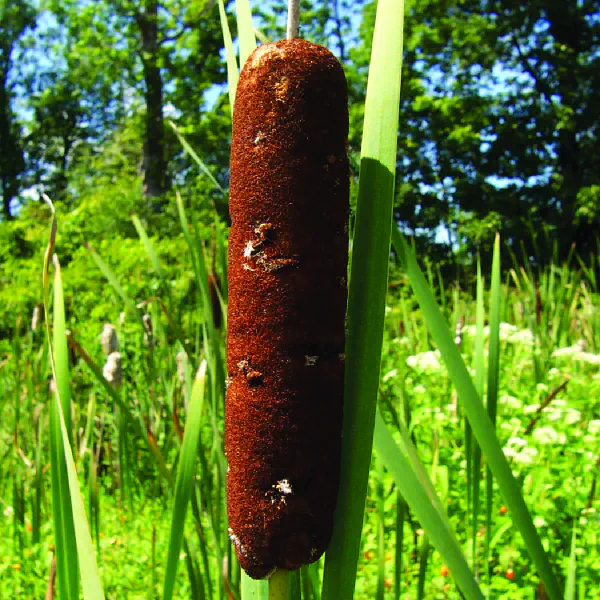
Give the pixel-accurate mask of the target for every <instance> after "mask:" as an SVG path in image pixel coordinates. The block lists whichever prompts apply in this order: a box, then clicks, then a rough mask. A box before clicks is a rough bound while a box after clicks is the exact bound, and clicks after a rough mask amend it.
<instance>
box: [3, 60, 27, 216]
mask: <svg viewBox="0 0 600 600" xmlns="http://www.w3.org/2000/svg"><path fill="white" fill-rule="evenodd" d="M0 146H1V148H2V150H1V152H0V180H1V182H2V217H3V218H4V220H10V219H12V218H13V215H12V212H11V208H10V203H11V202H12V200H13V199H14V198H16V197H17V195H18V193H19V181H18V177H19V174H20V173H21V172H22V171H23V169H24V162H23V152H22V150H21V148H20V146H19V143H18V140H17V139H16V138H15V136H14V133H13V129H12V113H11V110H10V101H9V94H8V92H7V90H6V70H4V69H3V70H2V72H1V74H0Z"/></svg>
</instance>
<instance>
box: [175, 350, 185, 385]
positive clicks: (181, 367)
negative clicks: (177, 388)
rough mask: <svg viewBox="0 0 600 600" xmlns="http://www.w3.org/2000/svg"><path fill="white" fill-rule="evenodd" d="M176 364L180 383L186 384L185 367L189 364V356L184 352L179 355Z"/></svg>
mask: <svg viewBox="0 0 600 600" xmlns="http://www.w3.org/2000/svg"><path fill="white" fill-rule="evenodd" d="M175 362H176V363H177V379H179V383H181V384H183V383H184V382H185V365H186V363H187V354H186V352H185V351H184V350H182V351H181V352H178V353H177V356H175Z"/></svg>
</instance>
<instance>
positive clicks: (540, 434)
mask: <svg viewBox="0 0 600 600" xmlns="http://www.w3.org/2000/svg"><path fill="white" fill-rule="evenodd" d="M533 439H534V440H535V441H536V442H537V443H538V444H542V445H550V444H556V443H558V441H559V436H558V433H557V432H556V429H554V428H553V427H549V426H548V427H540V428H539V429H536V430H534V432H533Z"/></svg>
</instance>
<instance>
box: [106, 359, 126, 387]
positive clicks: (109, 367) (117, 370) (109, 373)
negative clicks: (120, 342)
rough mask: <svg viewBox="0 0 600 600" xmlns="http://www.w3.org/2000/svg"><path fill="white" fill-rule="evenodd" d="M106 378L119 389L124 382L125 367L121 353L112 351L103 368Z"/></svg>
mask: <svg viewBox="0 0 600 600" xmlns="http://www.w3.org/2000/svg"><path fill="white" fill-rule="evenodd" d="M102 375H104V379H106V381H108V382H109V383H111V384H112V385H113V387H115V388H116V389H119V388H120V387H121V385H122V384H123V368H122V366H121V354H120V353H119V352H112V353H111V354H109V355H108V358H107V359H106V364H105V365H104V368H103V369H102Z"/></svg>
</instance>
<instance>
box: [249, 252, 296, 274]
mask: <svg viewBox="0 0 600 600" xmlns="http://www.w3.org/2000/svg"><path fill="white" fill-rule="evenodd" d="M256 264H257V265H258V266H259V267H261V268H262V269H263V271H267V273H273V272H274V271H279V270H280V269H284V268H285V267H296V266H297V265H298V264H299V262H298V261H297V260H296V259H295V258H266V257H264V256H261V257H260V258H259V259H258V260H257V261H256Z"/></svg>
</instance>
